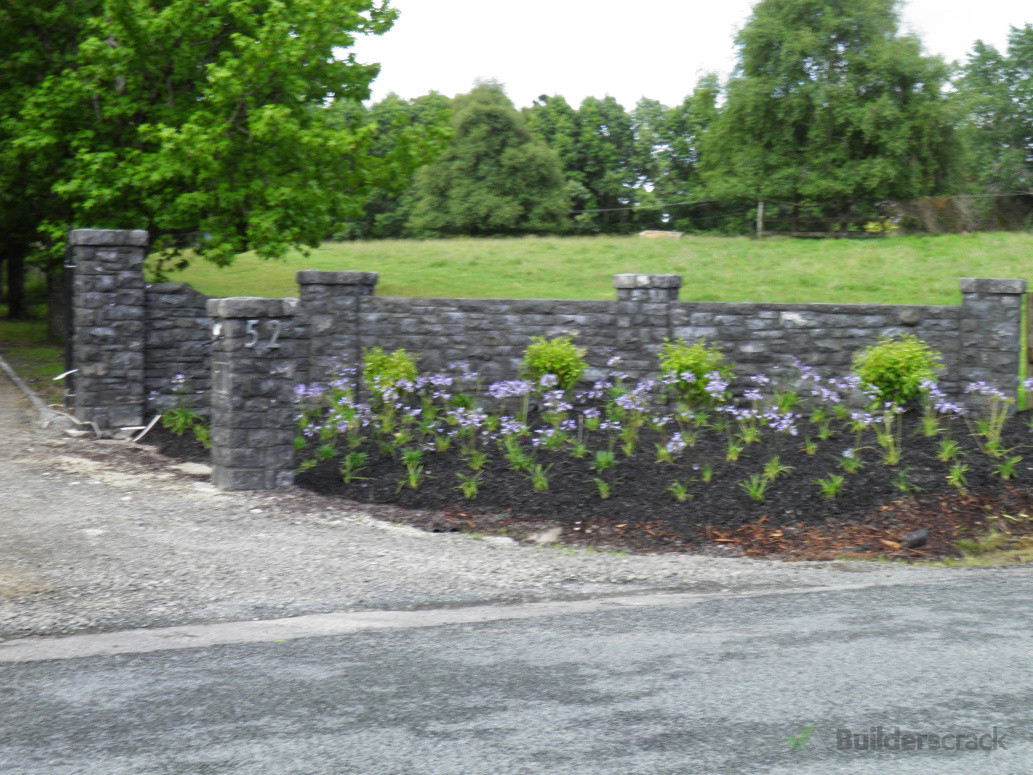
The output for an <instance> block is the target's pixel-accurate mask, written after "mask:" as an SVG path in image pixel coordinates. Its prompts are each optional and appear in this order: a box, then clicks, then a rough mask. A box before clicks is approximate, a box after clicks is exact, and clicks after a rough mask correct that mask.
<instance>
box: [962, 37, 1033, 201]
mask: <svg viewBox="0 0 1033 775" xmlns="http://www.w3.org/2000/svg"><path fill="white" fill-rule="evenodd" d="M958 85H959V94H960V100H961V102H962V104H963V106H964V108H965V112H966V115H967V117H968V124H967V126H966V138H967V140H968V141H969V144H970V146H971V148H972V152H973V159H972V165H973V167H974V170H975V177H976V179H977V181H978V183H979V184H981V186H982V187H984V188H986V189H987V190H989V191H992V192H993V193H1015V192H1026V193H1033V24H1027V25H1026V26H1025V27H1023V28H1015V27H1013V28H1012V29H1011V34H1010V35H1009V37H1008V48H1007V50H1006V51H1004V52H1000V51H998V50H997V49H996V48H994V47H993V46H990V45H988V44H986V43H983V42H982V41H977V42H976V44H975V47H974V50H973V53H972V57H971V58H970V59H969V61H968V63H967V64H966V66H965V68H964V71H963V75H962V78H961V79H960V81H959V84H958Z"/></svg>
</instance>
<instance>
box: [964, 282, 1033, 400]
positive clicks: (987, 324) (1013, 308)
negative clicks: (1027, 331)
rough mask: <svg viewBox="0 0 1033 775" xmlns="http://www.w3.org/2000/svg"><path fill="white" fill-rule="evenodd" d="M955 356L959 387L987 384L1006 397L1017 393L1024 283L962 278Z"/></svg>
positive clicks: (1020, 355)
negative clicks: (957, 351)
mask: <svg viewBox="0 0 1033 775" xmlns="http://www.w3.org/2000/svg"><path fill="white" fill-rule="evenodd" d="M960 285H961V320H960V328H961V330H960V341H959V353H958V367H959V368H958V371H959V381H960V383H961V385H960V387H961V389H962V390H963V389H964V387H965V385H966V384H967V383H969V382H979V381H986V382H988V383H990V384H991V385H993V386H995V387H998V388H1000V389H1001V390H1003V391H1004V393H1005V394H1006V395H1008V396H1013V397H1014V396H1015V395H1016V394H1017V391H1018V381H1019V358H1020V357H1022V295H1023V294H1024V293H1025V292H1026V281H1025V280H978V279H973V278H970V277H966V278H963V279H962V280H961V282H960Z"/></svg>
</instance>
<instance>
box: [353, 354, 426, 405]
mask: <svg viewBox="0 0 1033 775" xmlns="http://www.w3.org/2000/svg"><path fill="white" fill-rule="evenodd" d="M416 375H417V372H416V356H414V355H412V354H411V353H409V352H406V351H405V350H395V351H394V352H393V353H390V354H388V353H385V352H384V351H383V350H382V349H380V348H379V347H374V348H373V349H371V350H367V349H366V348H363V349H362V379H363V380H364V381H365V383H366V385H367V387H369V389H370V390H371V391H372V392H373V393H374V394H375V395H377V396H378V397H382V396H383V394H384V391H385V390H388V389H389V388H393V387H394V386H395V385H397V384H398V383H399V382H400V381H401V380H410V381H413V380H415V379H416Z"/></svg>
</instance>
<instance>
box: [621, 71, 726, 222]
mask: <svg viewBox="0 0 1033 775" xmlns="http://www.w3.org/2000/svg"><path fill="white" fill-rule="evenodd" d="M716 95H717V79H716V77H715V76H705V77H704V78H702V79H701V80H700V82H699V84H698V85H697V87H696V89H695V91H694V92H693V93H692V94H691V95H690V96H688V97H686V98H685V99H684V100H683V101H682V103H681V104H680V105H675V106H674V107H670V108H669V107H667V106H666V105H663V104H661V103H660V102H657V101H656V100H650V99H642V100H640V101H639V103H638V105H636V106H635V110H634V111H632V114H631V119H632V124H633V127H634V135H635V141H634V143H635V144H634V156H633V160H632V165H633V168H634V170H635V172H636V174H637V176H638V183H637V185H636V188H637V189H638V196H637V202H638V204H640V205H650V207H648V208H645V209H642V210H638V211H636V212H635V223H636V224H637V226H638V227H640V228H671V227H674V228H679V229H692V228H696V226H695V223H694V221H696V220H698V219H700V218H702V220H701V221H700V223H701V226H702V228H706V227H707V226H708V225H709V221H710V218H709V217H708V216H709V215H712V214H710V213H707V212H706V210H707V208H706V207H705V206H703V205H699V204H694V205H680V206H675V207H661V205H669V204H671V203H679V202H687V201H691V200H698V199H702V198H703V194H702V181H701V180H700V175H699V143H700V138H701V137H702V135H703V133H704V132H705V131H706V128H707V127H708V126H709V124H710V122H711V121H712V120H713V117H714V115H715V114H716V108H715V107H714V100H715V98H716Z"/></svg>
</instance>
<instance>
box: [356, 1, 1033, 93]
mask: <svg viewBox="0 0 1033 775" xmlns="http://www.w3.org/2000/svg"><path fill="white" fill-rule="evenodd" d="M391 4H392V6H393V7H395V8H396V9H398V11H399V12H400V16H399V19H398V21H397V23H396V24H395V26H394V28H393V29H391V30H390V31H389V32H387V33H386V34H385V35H383V36H381V37H377V38H368V39H365V40H360V41H359V43H358V44H357V45H356V47H355V51H356V54H357V56H358V58H359V60H360V61H363V62H379V63H380V64H381V65H382V69H381V73H380V77H379V78H378V79H377V80H376V81H375V82H374V84H373V99H374V100H379V99H381V98H383V97H384V96H385V95H386V94H388V93H389V92H392V91H393V92H395V93H396V94H398V95H399V96H401V97H406V98H411V97H418V96H420V95H421V94H427V93H428V92H430V91H438V92H441V93H442V94H445V95H447V96H449V97H451V96H453V95H455V94H459V93H463V92H467V91H469V90H470V89H471V88H472V86H473V85H474V82H475V81H476V80H477V79H479V78H480V79H489V78H491V79H495V80H497V81H499V82H500V83H502V84H503V85H504V86H505V87H506V91H507V93H508V94H509V97H510V99H512V100H513V102H514V103H515V104H516V105H517V107H523V106H526V105H529V104H530V103H531V101H532V100H534V99H535V98H536V97H537V96H538V95H540V94H549V95H553V94H562V95H563V96H564V97H566V98H567V101H568V102H570V103H571V104H572V105H574V106H575V107H576V106H577V105H578V104H580V102H581V100H582V99H584V98H585V97H587V96H595V97H603V96H606V95H607V94H610V95H612V96H614V97H616V98H617V100H618V101H619V102H620V103H621V104H622V105H624V107H625V108H629V109H630V108H631V107H633V106H634V104H635V103H636V102H637V101H638V100H639V98H640V97H643V96H645V97H651V98H653V99H658V100H660V101H661V102H663V103H665V104H667V105H673V104H676V103H679V102H681V101H682V99H683V98H684V97H685V96H686V95H687V94H689V93H691V92H692V89H693V87H694V86H695V83H696V81H697V79H698V77H699V76H700V75H701V74H703V73H705V72H708V71H714V72H718V73H719V74H721V75H722V76H725V75H727V73H728V72H729V71H730V70H731V68H732V66H733V64H734V62H735V55H734V51H733V47H732V39H733V37H734V35H735V33H736V31H737V30H738V29H739V28H741V27H742V25H743V24H744V23H745V21H746V19H747V17H748V16H749V14H750V10H751V8H752V7H753V5H754V4H755V0H709V1H707V2H700V1H699V0H640V2H638V3H633V2H628V0H392V3H391ZM903 18H904V27H905V28H906V29H910V30H911V31H913V32H915V33H917V34H918V36H919V37H920V38H921V39H922V41H923V43H924V44H925V47H926V49H927V51H929V52H931V53H935V54H940V55H942V56H944V57H945V58H946V59H948V60H964V59H966V58H967V56H968V54H969V52H970V51H971V49H972V44H973V43H974V42H975V41H976V40H983V41H984V42H986V43H990V44H992V45H995V46H997V47H998V48H999V49H1003V48H1004V47H1005V45H1006V43H1007V38H1008V29H1009V26H1015V27H1022V26H1024V25H1026V24H1029V23H1033V1H1031V0H905V2H904V5H903Z"/></svg>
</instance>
